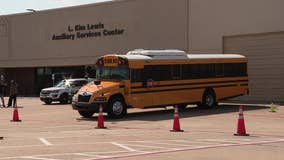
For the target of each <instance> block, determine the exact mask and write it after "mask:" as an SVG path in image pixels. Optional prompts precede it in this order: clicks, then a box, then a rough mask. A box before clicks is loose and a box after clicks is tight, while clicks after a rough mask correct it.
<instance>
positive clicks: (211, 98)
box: [197, 89, 217, 109]
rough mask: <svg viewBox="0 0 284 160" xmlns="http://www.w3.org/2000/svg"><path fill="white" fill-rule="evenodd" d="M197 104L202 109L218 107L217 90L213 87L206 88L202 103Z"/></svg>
mask: <svg viewBox="0 0 284 160" xmlns="http://www.w3.org/2000/svg"><path fill="white" fill-rule="evenodd" d="M197 106H198V107H199V108H202V109H208V108H214V107H216V106H217V101H216V95H215V92H214V91H213V90H212V89H210V90H206V91H205V92H204V94H203V97H202V102H201V103H200V104H197Z"/></svg>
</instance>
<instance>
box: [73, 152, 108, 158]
mask: <svg viewBox="0 0 284 160" xmlns="http://www.w3.org/2000/svg"><path fill="white" fill-rule="evenodd" d="M73 155H78V156H86V157H98V158H107V157H108V156H99V155H94V154H90V153H74V154H73Z"/></svg>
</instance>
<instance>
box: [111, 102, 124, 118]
mask: <svg viewBox="0 0 284 160" xmlns="http://www.w3.org/2000/svg"><path fill="white" fill-rule="evenodd" d="M112 110H113V113H114V114H115V115H120V114H121V113H122V110H123V104H122V103H121V102H119V101H116V102H114V103H113V107H112Z"/></svg>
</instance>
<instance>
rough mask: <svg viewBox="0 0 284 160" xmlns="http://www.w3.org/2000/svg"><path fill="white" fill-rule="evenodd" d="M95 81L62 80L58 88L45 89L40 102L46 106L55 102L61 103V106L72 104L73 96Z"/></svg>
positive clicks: (83, 79) (81, 79)
mask: <svg viewBox="0 0 284 160" xmlns="http://www.w3.org/2000/svg"><path fill="white" fill-rule="evenodd" d="M93 80H94V79H85V78H79V79H67V80H62V81H61V82H59V83H58V84H57V85H56V86H54V87H50V88H44V89H42V90H41V92H40V100H41V101H43V102H44V103H45V104H51V103H52V102H53V101H59V102H60V103H61V104H66V103H68V102H71V98H72V96H73V95H74V94H75V93H77V91H78V90H79V89H80V88H81V87H82V86H83V85H85V84H87V83H89V82H91V81H93Z"/></svg>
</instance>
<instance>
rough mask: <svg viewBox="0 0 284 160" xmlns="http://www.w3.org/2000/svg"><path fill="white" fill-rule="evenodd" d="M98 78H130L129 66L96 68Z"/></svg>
mask: <svg viewBox="0 0 284 160" xmlns="http://www.w3.org/2000/svg"><path fill="white" fill-rule="evenodd" d="M96 78H97V79H98V80H128V79H129V68H127V67H98V68H97V70H96Z"/></svg>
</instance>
